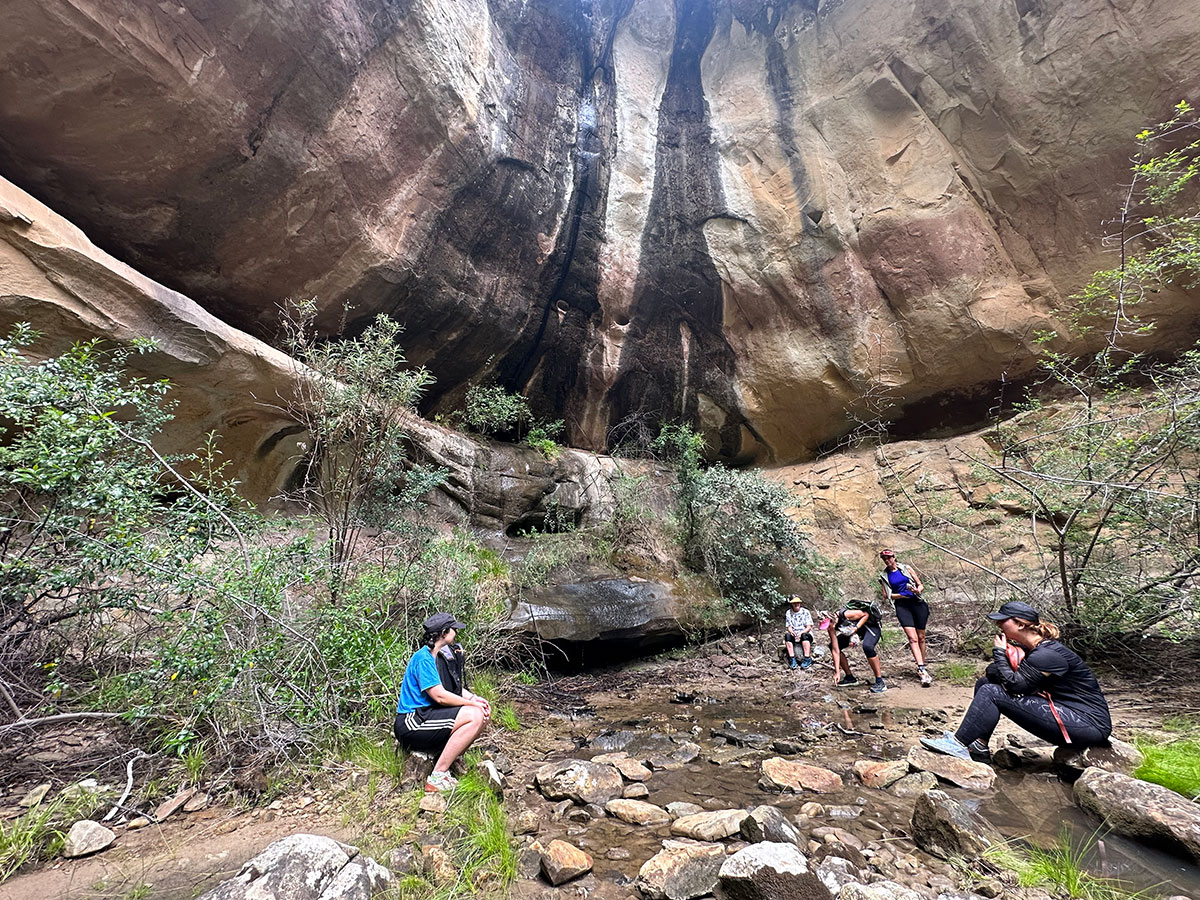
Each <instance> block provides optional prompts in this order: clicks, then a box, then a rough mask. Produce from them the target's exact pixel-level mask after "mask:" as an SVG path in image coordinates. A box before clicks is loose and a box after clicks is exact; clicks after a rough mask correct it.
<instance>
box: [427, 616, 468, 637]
mask: <svg viewBox="0 0 1200 900" xmlns="http://www.w3.org/2000/svg"><path fill="white" fill-rule="evenodd" d="M422 624H423V625H424V627H425V630H426V631H428V632H429V633H430V634H440V633H441V632H443V631H445V630H446V629H447V628H453V629H454V630H455V631H458V629H460V628H466V627H467V626H466V624H465V623H463V622H460V621H458V619H456V618H454V616H452V615H450V613H448V612H437V613H434V614H433V615H432V616H430V617H429V618H428V619H426V620H425V621H424V623H422Z"/></svg>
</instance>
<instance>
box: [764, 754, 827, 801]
mask: <svg viewBox="0 0 1200 900" xmlns="http://www.w3.org/2000/svg"><path fill="white" fill-rule="evenodd" d="M762 772H763V777H762V779H761V780H760V781H759V786H760V787H762V788H763V789H764V790H783V791H795V792H797V793H798V792H800V791H813V792H815V793H818V794H828V793H833V792H835V791H840V790H841V789H842V787H843V785H842V777H841V776H840V775H838V774H837V773H836V772H830V771H829V770H828V769H823V768H821V767H820V766H810V765H807V764H805V763H799V762H792V761H791V760H787V759H783V758H781V757H778V756H776V757H772V758H771V759H766V760H763V764H762Z"/></svg>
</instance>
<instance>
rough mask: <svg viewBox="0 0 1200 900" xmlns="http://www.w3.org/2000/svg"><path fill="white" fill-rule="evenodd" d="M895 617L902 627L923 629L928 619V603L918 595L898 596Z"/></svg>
mask: <svg viewBox="0 0 1200 900" xmlns="http://www.w3.org/2000/svg"><path fill="white" fill-rule="evenodd" d="M896 618H897V619H899V620H900V626H901V627H902V628H915V629H917V631H924V630H925V624H926V623H927V622H928V621H929V604H928V603H926V602H925V601H924V600H922V599H920V598H919V597H900V598H898V599H897V600H896Z"/></svg>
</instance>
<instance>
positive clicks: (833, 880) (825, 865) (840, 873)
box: [813, 856, 862, 896]
mask: <svg viewBox="0 0 1200 900" xmlns="http://www.w3.org/2000/svg"><path fill="white" fill-rule="evenodd" d="M813 864H814V865H815V866H816V871H817V877H818V878H820V879H821V884H823V885H825V887H827V888H828V889H829V892H830V893H831V894H834V895H835V896H836V895H837V893H838V891H840V890H841V889H842V888H843V887H844V886H845V885H847V884H850V883H851V882H856V881H861V880H862V872H861V871H860V870H859V868H858V867H857V866H855V865H854V864H853V863H852V862H850V860H848V859H843V858H842V857H840V856H827V857H825V858H824V859H822V860H816V859H814V860H813Z"/></svg>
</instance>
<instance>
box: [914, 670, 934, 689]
mask: <svg viewBox="0 0 1200 900" xmlns="http://www.w3.org/2000/svg"><path fill="white" fill-rule="evenodd" d="M917 674H918V675H920V676H921V687H929V686H930V685H931V684H933V676H932V675H930V674H929V673H928V672H926V671H925V670H924V669H918V670H917Z"/></svg>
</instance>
